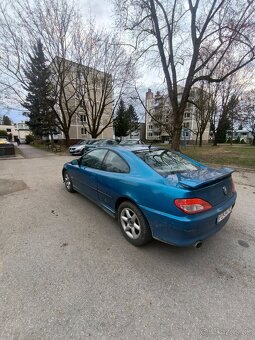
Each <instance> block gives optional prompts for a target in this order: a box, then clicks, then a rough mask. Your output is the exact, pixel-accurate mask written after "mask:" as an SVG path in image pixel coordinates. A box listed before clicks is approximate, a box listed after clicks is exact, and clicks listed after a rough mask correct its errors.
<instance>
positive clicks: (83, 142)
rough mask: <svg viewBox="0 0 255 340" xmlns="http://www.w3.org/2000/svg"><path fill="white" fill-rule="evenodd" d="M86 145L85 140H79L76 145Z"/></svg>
mask: <svg viewBox="0 0 255 340" xmlns="http://www.w3.org/2000/svg"><path fill="white" fill-rule="evenodd" d="M86 143H87V141H86V140H81V141H80V142H79V143H78V144H79V145H83V144H86Z"/></svg>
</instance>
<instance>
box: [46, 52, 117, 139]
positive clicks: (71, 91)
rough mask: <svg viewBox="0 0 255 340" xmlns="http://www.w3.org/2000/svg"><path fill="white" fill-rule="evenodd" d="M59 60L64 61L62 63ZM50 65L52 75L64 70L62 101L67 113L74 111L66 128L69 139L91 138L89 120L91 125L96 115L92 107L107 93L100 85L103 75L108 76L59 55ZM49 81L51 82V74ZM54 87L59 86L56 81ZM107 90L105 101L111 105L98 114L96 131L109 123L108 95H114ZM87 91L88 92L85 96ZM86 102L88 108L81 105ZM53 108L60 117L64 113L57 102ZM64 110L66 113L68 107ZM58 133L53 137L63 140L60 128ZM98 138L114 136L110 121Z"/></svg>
mask: <svg viewBox="0 0 255 340" xmlns="http://www.w3.org/2000/svg"><path fill="white" fill-rule="evenodd" d="M54 62H55V66H54ZM61 63H62V64H63V66H61ZM56 65H57V66H56ZM51 67H52V70H53V74H54V73H55V74H57V72H62V73H64V81H63V83H62V84H61V86H62V87H64V89H65V90H64V92H65V93H64V97H65V98H67V100H66V101H65V103H62V104H63V106H65V107H66V108H67V106H68V109H69V111H70V112H72V110H73V111H75V114H74V115H73V116H72V119H71V126H70V129H69V137H70V140H78V139H89V138H91V134H90V133H89V124H88V119H89V120H90V123H91V124H92V117H95V116H96V115H97V114H98V113H97V112H96V111H95V110H96V109H95V110H94V108H96V107H99V106H100V105H101V103H102V96H103V94H104V93H105V92H106V90H105V89H103V88H102V85H101V84H104V83H105V82H104V80H105V78H106V77H109V78H111V76H110V75H107V74H106V73H104V72H101V71H98V70H95V69H91V68H89V67H86V66H84V65H81V64H77V63H75V62H72V61H69V60H63V59H61V58H56V60H55V61H53V63H52V65H51ZM56 69H57V70H56ZM57 78H58V77H57ZM95 79H96V81H95ZM52 81H53V83H54V76H53V79H52ZM74 84H75V85H74ZM56 86H58V84H57V85H56ZM77 89H80V90H77ZM107 91H108V92H110V94H108V102H109V103H110V104H108V105H105V106H104V110H103V113H102V114H101V113H100V120H99V121H100V126H99V131H101V130H102V128H104V127H105V126H106V125H107V124H108V122H109V121H110V120H111V117H112V101H111V98H113V93H112V91H111V90H107ZM84 93H85V94H84ZM86 93H89V94H88V95H87V94H86ZM81 96H82V101H83V103H82V104H81V105H79V103H80V101H81ZM78 105H79V106H78ZM86 105H87V109H86V110H85V107H84V106H86ZM77 106H78V107H77ZM56 110H57V111H58V114H59V115H60V116H61V115H62V116H63V114H62V113H61V111H60V110H59V105H56ZM93 110H94V111H93ZM64 111H66V112H67V111H68V110H64ZM62 112H63V110H62ZM66 115H68V112H67V113H66ZM67 118H68V117H67ZM62 119H63V118H62ZM58 132H59V133H58V134H55V135H54V139H65V135H64V133H63V132H61V131H59V130H58ZM97 138H107V139H111V138H113V127H112V124H111V125H109V126H108V127H107V128H105V129H104V130H103V131H102V133H101V134H100V135H99V136H98V137H97Z"/></svg>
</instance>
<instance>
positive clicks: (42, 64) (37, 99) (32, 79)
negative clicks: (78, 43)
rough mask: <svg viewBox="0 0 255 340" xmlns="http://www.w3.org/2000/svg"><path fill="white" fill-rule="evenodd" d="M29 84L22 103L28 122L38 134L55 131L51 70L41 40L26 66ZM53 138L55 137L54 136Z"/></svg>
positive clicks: (35, 46)
mask: <svg viewBox="0 0 255 340" xmlns="http://www.w3.org/2000/svg"><path fill="white" fill-rule="evenodd" d="M24 73H25V76H26V78H27V85H26V86H24V88H25V90H26V91H27V92H28V93H27V97H26V100H25V101H24V102H23V103H21V104H22V106H23V107H25V108H26V109H27V110H28V112H26V113H25V115H26V116H27V117H28V118H29V121H28V122H27V123H28V125H29V127H30V129H31V131H32V132H33V133H34V134H35V135H36V136H40V137H41V136H43V135H48V134H50V135H51V137H52V135H53V133H54V130H55V127H56V122H55V115H54V110H53V105H54V102H53V99H52V85H51V82H50V76H51V73H50V70H49V68H48V67H47V65H46V58H45V55H44V52H43V45H42V43H41V41H40V40H38V41H37V43H36V45H34V48H33V55H31V54H29V61H28V62H27V65H26V67H25V68H24ZM52 138H53V137H52Z"/></svg>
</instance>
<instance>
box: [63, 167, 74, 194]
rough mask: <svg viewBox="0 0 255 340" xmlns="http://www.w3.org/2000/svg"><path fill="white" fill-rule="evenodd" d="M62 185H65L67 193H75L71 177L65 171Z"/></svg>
mask: <svg viewBox="0 0 255 340" xmlns="http://www.w3.org/2000/svg"><path fill="white" fill-rule="evenodd" d="M64 183H65V186H66V190H67V191H69V192H75V190H74V188H73V183H72V180H71V177H70V175H69V173H68V172H67V171H65V173H64Z"/></svg>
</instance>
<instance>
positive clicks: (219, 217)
mask: <svg viewBox="0 0 255 340" xmlns="http://www.w3.org/2000/svg"><path fill="white" fill-rule="evenodd" d="M231 211H232V207H231V208H228V209H227V210H225V211H223V213H221V214H220V215H219V216H218V217H217V223H220V222H221V221H222V220H224V218H226V217H227V216H228V215H229V214H230V213H231Z"/></svg>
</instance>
